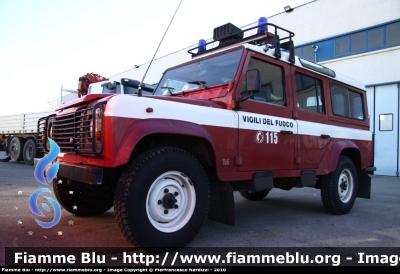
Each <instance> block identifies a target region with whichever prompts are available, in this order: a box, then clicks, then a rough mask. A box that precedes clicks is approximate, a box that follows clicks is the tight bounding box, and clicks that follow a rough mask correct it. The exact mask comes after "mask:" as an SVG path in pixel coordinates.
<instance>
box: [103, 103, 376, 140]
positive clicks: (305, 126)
mask: <svg viewBox="0 0 400 274" xmlns="http://www.w3.org/2000/svg"><path fill="white" fill-rule="evenodd" d="M149 107H150V108H152V109H153V112H151V113H147V112H146V109H147V108H149ZM171 110H173V111H171ZM105 115H106V116H115V117H125V118H136V119H172V120H179V121H186V122H191V123H195V124H199V125H207V126H215V127H225V128H238V127H239V125H240V128H241V129H248V130H257V131H258V130H264V131H271V132H280V131H281V130H287V131H292V132H293V133H294V134H301V135H311V136H321V135H322V134H324V135H329V136H331V138H344V139H354V140H366V141H372V133H371V132H370V131H368V130H360V129H353V128H348V127H339V126H332V125H326V124H321V123H314V122H308V121H303V120H294V119H288V118H282V117H278V116H270V115H261V114H255V113H250V112H244V111H238V112H236V111H233V110H226V109H220V108H213V107H205V106H198V105H191V104H185V103H179V102H173V101H168V100H159V99H155V98H149V97H136V96H131V95H118V96H114V97H113V98H111V99H110V101H109V102H108V103H107V108H106V112H105ZM243 117H248V118H246V122H244V118H243ZM280 124H281V125H280Z"/></svg>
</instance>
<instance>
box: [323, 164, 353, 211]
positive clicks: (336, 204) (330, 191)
mask: <svg viewBox="0 0 400 274" xmlns="http://www.w3.org/2000/svg"><path fill="white" fill-rule="evenodd" d="M357 186H358V178H357V170H356V167H355V165H354V163H353V161H352V160H351V159H350V158H349V157H346V156H341V157H340V159H339V162H338V165H337V168H336V170H335V171H334V172H332V173H330V174H328V175H326V176H324V177H323V178H322V181H321V198H322V203H323V205H324V207H325V209H326V210H327V211H328V212H329V213H332V214H338V215H340V214H346V213H348V212H350V210H351V209H352V207H353V205H354V202H355V200H356V196H357V189H358V188H357Z"/></svg>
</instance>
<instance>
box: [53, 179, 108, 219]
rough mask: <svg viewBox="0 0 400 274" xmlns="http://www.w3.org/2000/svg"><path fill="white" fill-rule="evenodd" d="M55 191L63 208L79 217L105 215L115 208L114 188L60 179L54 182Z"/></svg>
mask: <svg viewBox="0 0 400 274" xmlns="http://www.w3.org/2000/svg"><path fill="white" fill-rule="evenodd" d="M53 190H54V194H55V196H56V198H57V200H58V202H59V203H60V204H61V206H62V207H63V208H64V209H65V210H67V211H68V212H70V213H72V214H75V215H77V216H92V215H99V214H103V213H104V212H106V211H108V210H109V209H111V208H112V206H113V198H114V189H113V187H112V186H110V187H107V186H103V185H89V184H83V183H78V182H74V181H72V182H68V180H67V179H64V178H58V179H54V180H53Z"/></svg>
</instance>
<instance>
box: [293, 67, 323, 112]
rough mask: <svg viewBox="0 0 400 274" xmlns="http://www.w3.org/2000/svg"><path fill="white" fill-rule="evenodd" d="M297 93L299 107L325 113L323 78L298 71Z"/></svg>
mask: <svg viewBox="0 0 400 274" xmlns="http://www.w3.org/2000/svg"><path fill="white" fill-rule="evenodd" d="M296 94H297V107H298V108H299V109H302V110H307V111H312V112H317V113H325V104H324V98H323V91H322V82H321V80H319V79H316V78H314V77H310V76H307V75H304V74H301V73H296Z"/></svg>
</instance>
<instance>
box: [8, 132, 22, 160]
mask: <svg viewBox="0 0 400 274" xmlns="http://www.w3.org/2000/svg"><path fill="white" fill-rule="evenodd" d="M25 141H26V140H25V139H24V138H21V137H13V138H12V139H11V141H10V143H9V144H8V145H9V146H10V147H9V156H10V158H11V159H12V160H14V161H16V162H18V161H23V160H24V155H23V148H24V145H25Z"/></svg>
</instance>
